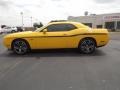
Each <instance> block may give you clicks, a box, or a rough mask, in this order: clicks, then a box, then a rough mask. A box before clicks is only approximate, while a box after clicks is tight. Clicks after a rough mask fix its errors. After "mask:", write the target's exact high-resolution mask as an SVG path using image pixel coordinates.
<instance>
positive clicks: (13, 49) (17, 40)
mask: <svg viewBox="0 0 120 90" xmlns="http://www.w3.org/2000/svg"><path fill="white" fill-rule="evenodd" d="M16 41H22V42H24V43H25V44H26V46H27V50H26V52H24V53H17V52H16V51H15V49H14V43H15V42H16ZM12 47H13V48H12V49H13V52H14V53H16V54H18V55H24V54H26V53H27V52H28V51H29V45H28V43H27V42H26V41H25V40H22V39H18V40H15V41H14V42H13V43H12Z"/></svg>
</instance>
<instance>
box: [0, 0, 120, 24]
mask: <svg viewBox="0 0 120 90" xmlns="http://www.w3.org/2000/svg"><path fill="white" fill-rule="evenodd" d="M119 4H120V0H0V25H1V24H6V25H11V26H21V24H22V17H21V14H20V13H21V12H23V22H24V26H31V25H32V24H31V17H32V23H33V22H40V21H41V22H42V23H43V24H46V23H48V22H49V21H51V20H61V19H62V20H64V19H67V17H68V16H83V15H84V12H85V11H88V12H89V13H94V14H103V13H119V12H120V5H119Z"/></svg>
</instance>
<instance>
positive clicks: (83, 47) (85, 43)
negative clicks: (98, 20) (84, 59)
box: [81, 40, 95, 53]
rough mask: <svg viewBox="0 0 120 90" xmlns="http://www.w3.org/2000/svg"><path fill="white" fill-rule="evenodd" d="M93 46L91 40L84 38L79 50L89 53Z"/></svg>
mask: <svg viewBox="0 0 120 90" xmlns="http://www.w3.org/2000/svg"><path fill="white" fill-rule="evenodd" d="M94 48H95V44H94V42H93V41H92V40H84V41H83V42H82V43H81V50H82V52H85V53H91V52H92V51H93V50H94Z"/></svg>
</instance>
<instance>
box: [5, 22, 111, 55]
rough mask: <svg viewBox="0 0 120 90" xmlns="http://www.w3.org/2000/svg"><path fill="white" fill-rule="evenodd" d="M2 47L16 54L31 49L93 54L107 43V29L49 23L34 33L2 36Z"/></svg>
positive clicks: (68, 23) (74, 24) (64, 23)
mask: <svg viewBox="0 0 120 90" xmlns="http://www.w3.org/2000/svg"><path fill="white" fill-rule="evenodd" d="M3 41H4V45H5V46H6V47H7V48H8V49H11V50H13V51H14V52H15V53H16V54H25V53H27V52H28V51H30V50H33V49H59V48H77V49H78V50H79V51H80V52H82V53H85V54H89V53H93V52H94V51H95V49H96V48H98V47H102V46H105V45H106V44H107V43H108V41H109V34H108V31H107V29H92V28H90V27H87V26H85V25H83V24H81V23H78V22H70V21H62V22H51V23H48V25H46V26H43V27H41V28H39V29H37V30H35V31H26V32H19V33H13V34H8V35H6V36H4V40H3Z"/></svg>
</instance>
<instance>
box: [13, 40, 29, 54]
mask: <svg viewBox="0 0 120 90" xmlns="http://www.w3.org/2000/svg"><path fill="white" fill-rule="evenodd" d="M12 49H13V51H14V52H15V53H16V54H19V55H23V54H26V53H27V52H28V50H29V47H28V44H27V43H26V42H25V41H24V40H15V41H14V42H13V43H12Z"/></svg>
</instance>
